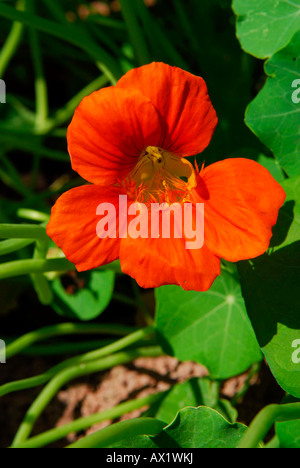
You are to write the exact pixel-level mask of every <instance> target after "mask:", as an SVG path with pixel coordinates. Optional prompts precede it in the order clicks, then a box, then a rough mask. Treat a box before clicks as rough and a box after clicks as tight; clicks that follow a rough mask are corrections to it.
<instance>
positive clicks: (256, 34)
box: [233, 0, 300, 58]
mask: <svg viewBox="0 0 300 468" xmlns="http://www.w3.org/2000/svg"><path fill="white" fill-rule="evenodd" d="M233 9H234V12H235V14H236V15H237V16H238V19H237V36H238V38H239V40H240V42H241V45H242V48H243V49H244V50H245V51H246V52H249V53H250V54H252V55H255V56H256V57H258V58H266V57H271V55H273V54H274V53H275V52H277V51H278V50H279V49H281V48H282V47H284V46H285V45H286V44H287V43H288V42H289V41H290V40H291V38H292V37H293V35H294V34H295V32H296V31H298V30H299V29H300V1H299V0H233Z"/></svg>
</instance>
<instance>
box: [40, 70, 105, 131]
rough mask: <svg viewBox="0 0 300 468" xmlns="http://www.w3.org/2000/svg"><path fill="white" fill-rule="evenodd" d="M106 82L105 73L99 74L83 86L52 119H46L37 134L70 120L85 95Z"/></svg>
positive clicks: (101, 86)
mask: <svg viewBox="0 0 300 468" xmlns="http://www.w3.org/2000/svg"><path fill="white" fill-rule="evenodd" d="M107 84H108V78H107V76H105V75H101V76H99V77H98V78H96V79H95V80H94V81H92V82H91V83H89V84H88V85H87V86H86V87H84V88H83V89H82V90H81V91H80V92H79V93H78V94H76V96H74V97H73V98H72V99H71V100H70V101H69V102H68V103H67V104H66V105H65V107H63V108H62V109H60V110H59V111H57V112H56V114H55V115H54V117H53V118H52V119H48V120H47V122H45V124H44V125H43V126H42V127H41V128H40V129H39V134H40V135H41V134H45V133H48V132H50V131H51V130H53V129H54V128H56V127H58V126H59V125H61V124H63V123H65V122H66V121H68V120H70V119H71V117H72V115H73V113H74V111H75V109H76V107H77V106H78V105H79V103H80V102H81V101H82V99H83V98H84V97H85V96H88V95H89V94H91V93H92V92H93V91H95V90H97V89H100V88H103V86H105V85H107Z"/></svg>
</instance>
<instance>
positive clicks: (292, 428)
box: [275, 395, 300, 448]
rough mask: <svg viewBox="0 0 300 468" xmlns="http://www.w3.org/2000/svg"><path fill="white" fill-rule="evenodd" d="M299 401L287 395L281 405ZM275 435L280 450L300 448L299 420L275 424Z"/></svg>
mask: <svg viewBox="0 0 300 468" xmlns="http://www.w3.org/2000/svg"><path fill="white" fill-rule="evenodd" d="M299 402H300V400H299V399H296V398H293V397H291V395H287V396H286V397H285V398H284V400H283V403H299ZM275 431H276V435H277V437H278V439H279V443H280V448H300V420H295V421H285V422H277V423H276V424H275Z"/></svg>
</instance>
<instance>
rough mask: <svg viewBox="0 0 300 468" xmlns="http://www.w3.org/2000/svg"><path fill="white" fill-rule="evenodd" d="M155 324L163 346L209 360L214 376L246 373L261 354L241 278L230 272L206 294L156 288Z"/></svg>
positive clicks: (178, 354)
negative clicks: (248, 312) (248, 314)
mask: <svg viewBox="0 0 300 468" xmlns="http://www.w3.org/2000/svg"><path fill="white" fill-rule="evenodd" d="M156 299H157V311H156V325H157V335H158V340H159V342H160V344H161V346H162V347H163V349H164V351H165V352H166V353H168V354H169V355H171V356H175V357H177V358H178V359H179V360H181V361H185V360H192V361H196V362H200V363H201V364H203V365H205V366H206V367H207V368H208V370H209V371H210V373H211V375H212V376H213V377H214V378H218V379H225V378H228V377H231V376H233V375H237V374H240V373H241V372H244V371H245V370H246V369H247V368H248V367H250V366H251V364H253V363H254V362H256V361H259V360H260V359H261V353H260V350H259V347H258V344H257V341H256V339H255V335H254V332H253V330H252V327H251V323H250V321H249V318H248V316H247V313H246V309H245V305H244V301H243V298H242V295H241V289H240V284H239V282H238V281H237V280H236V279H235V277H234V276H233V275H231V274H229V273H227V272H225V271H224V272H223V273H222V275H221V277H219V278H217V279H216V281H215V283H214V284H213V286H212V287H211V289H210V290H209V291H207V292H205V293H201V292H195V291H184V290H183V289H181V288H180V287H177V286H164V287H162V288H159V289H157V290H156Z"/></svg>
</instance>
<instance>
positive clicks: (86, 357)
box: [0, 327, 153, 397]
mask: <svg viewBox="0 0 300 468" xmlns="http://www.w3.org/2000/svg"><path fill="white" fill-rule="evenodd" d="M152 333H153V329H152V327H148V328H145V329H142V330H138V331H136V332H134V333H131V334H130V335H128V336H126V337H125V338H121V339H120V340H118V341H116V342H114V343H113V344H111V345H108V346H105V347H104V348H101V349H99V350H96V351H91V352H89V353H85V354H82V355H80V356H76V357H74V358H70V359H67V360H66V361H63V362H61V363H60V364H58V365H56V366H54V367H52V368H51V369H49V370H48V371H47V372H45V373H44V374H41V375H38V376H36V377H31V378H29V379H23V380H20V381H16V382H10V383H7V384H4V385H2V386H1V387H0V397H1V396H4V395H7V394H8V393H12V392H16V391H18V390H23V389H27V388H31V387H37V386H39V385H42V384H44V383H46V382H48V380H50V379H51V378H52V377H53V376H55V375H56V374H57V373H58V372H60V371H62V370H64V369H66V368H68V367H70V366H74V365H77V364H84V363H86V362H90V361H91V360H93V359H99V358H102V357H104V356H106V355H107V354H109V353H112V352H117V351H119V350H121V349H124V348H125V347H126V346H130V345H133V344H135V343H138V342H139V341H140V340H142V339H144V338H147V337H148V336H150V335H151V334H152ZM9 346H10V345H9ZM8 348H9V347H8ZM13 350H14V348H13ZM9 352H10V353H11V349H9Z"/></svg>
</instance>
